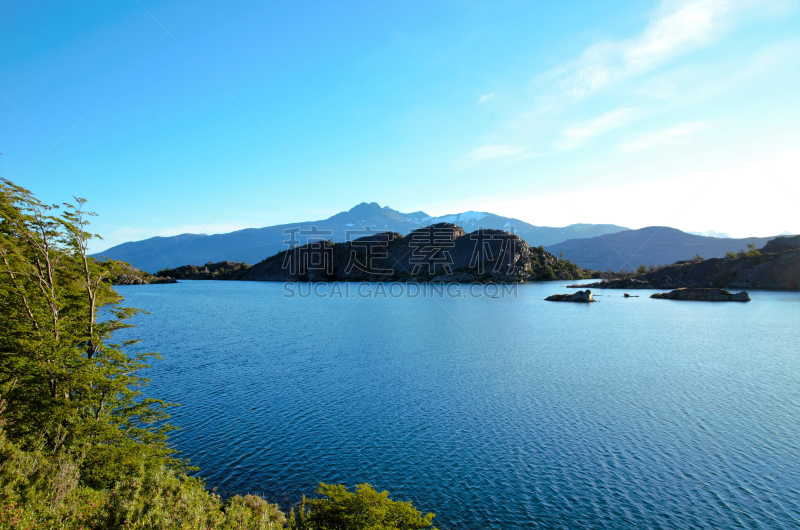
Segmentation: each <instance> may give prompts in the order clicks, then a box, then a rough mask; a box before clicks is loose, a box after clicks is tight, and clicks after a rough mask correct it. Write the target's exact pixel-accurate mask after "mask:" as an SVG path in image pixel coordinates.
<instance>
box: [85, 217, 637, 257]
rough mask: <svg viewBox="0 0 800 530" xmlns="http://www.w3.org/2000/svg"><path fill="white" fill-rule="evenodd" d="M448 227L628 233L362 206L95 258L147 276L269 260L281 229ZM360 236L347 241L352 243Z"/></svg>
mask: <svg viewBox="0 0 800 530" xmlns="http://www.w3.org/2000/svg"><path fill="white" fill-rule="evenodd" d="M444 222H447V223H453V224H458V225H459V226H461V227H463V228H464V229H465V230H466V231H467V232H473V231H475V230H477V229H478V228H479V227H481V226H482V227H484V228H487V229H495V230H510V229H511V227H513V228H514V231H515V233H516V234H518V235H519V236H520V237H521V238H522V239H523V240H525V241H526V242H527V243H528V244H529V245H531V246H539V245H551V244H553V243H558V242H559V241H565V240H567V239H578V238H584V237H595V236H599V235H603V234H610V233H614V232H619V231H621V230H627V228H624V227H621V226H616V225H591V224H574V225H569V226H565V227H560V228H556V227H547V226H534V225H531V224H529V223H525V222H523V221H520V220H519V219H514V218H511V217H503V216H500V215H495V214H492V213H488V212H465V213H460V214H454V215H447V216H443V217H431V216H429V215H428V214H426V213H425V212H413V213H401V212H398V211H396V210H393V209H391V208H389V207H383V208H382V207H381V206H380V205H378V204H377V203H374V202H373V203H369V204H368V203H361V204H359V205H357V206H355V207H353V208H351V209H350V210H349V211H346V212H340V213H338V214H336V215H334V216H332V217H329V218H328V219H322V220H319V221H303V222H297V223H288V224H282V225H276V226H268V227H264V228H247V229H244V230H238V231H235V232H230V233H226V234H214V235H205V234H181V235H177V236H172V237H153V238H150V239H145V240H143V241H135V242H129V243H123V244H121V245H117V246H114V247H111V248H109V249H107V250H104V251H102V252H99V253H97V254H95V256H97V257H100V256H105V257H107V258H110V259H116V260H120V261H125V262H127V263H130V264H131V265H133V266H134V267H138V268H140V269H142V270H145V271H148V272H156V271H158V270H160V269H166V268H174V267H176V266H178V265H198V266H199V265H204V264H206V263H209V262H220V261H226V260H229V261H238V262H245V263H249V264H253V263H258V262H259V261H261V260H263V259H265V258H266V257H268V256H273V255H275V254H277V253H278V252H282V251H284V250H286V249H287V244H286V243H284V241H286V240H287V238H288V236H287V235H284V233H283V231H284V230H285V229H292V228H299V229H300V230H310V229H311V227H312V226H316V227H317V229H319V230H330V231H332V235H330V236H328V235H326V236H324V238H325V239H328V238H330V239H332V240H333V241H336V242H344V241H345V240H346V232H347V231H348V230H364V227H366V226H368V227H370V228H371V229H372V230H373V231H374V232H376V233H378V232H397V233H399V234H404V235H407V234H408V233H409V232H410V231H411V230H415V229H417V228H421V227H424V226H429V225H433V224H437V223H444ZM362 235H364V234H360V235H356V236H354V237H351V238H350V239H357V238H358V237H361V236H362ZM297 239H298V244H300V245H302V244H305V243H306V242H307V237H305V236H303V235H298V238H297Z"/></svg>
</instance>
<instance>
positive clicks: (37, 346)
mask: <svg viewBox="0 0 800 530" xmlns="http://www.w3.org/2000/svg"><path fill="white" fill-rule="evenodd" d="M84 203H85V201H84V200H83V199H78V198H75V200H74V204H65V205H64V208H63V209H62V208H59V207H57V206H51V205H45V204H43V203H41V202H40V201H39V200H37V199H36V198H35V197H34V196H33V195H32V194H31V193H30V192H29V191H28V190H25V189H24V188H21V187H19V186H16V185H14V184H13V183H11V182H9V181H7V180H5V179H0V506H2V509H0V529H6V528H14V529H16V530H28V529H31V530H33V529H38V528H63V529H66V528H69V529H76V530H77V529H79V528H89V527H91V528H97V529H101V528H107V529H112V528H114V529H116V528H131V529H133V528H176V521H179V526H180V527H181V528H186V529H190V528H192V529H194V528H197V529H200V528H203V529H212V528H214V529H234V528H236V529H239V528H252V529H259V530H266V529H275V528H280V527H281V526H282V524H283V522H284V516H283V514H282V513H281V512H280V510H279V509H278V507H277V506H276V505H270V504H267V503H266V501H264V500H263V499H261V498H258V497H253V496H247V497H238V496H237V497H233V498H232V499H229V500H228V501H226V502H225V503H223V502H222V501H221V499H220V498H219V497H217V496H215V495H212V494H210V493H209V492H207V491H206V490H205V487H204V484H203V482H202V480H201V479H196V478H191V477H188V476H187V475H186V471H188V470H189V469H191V468H189V467H188V466H187V464H186V462H184V461H183V460H180V459H177V458H174V457H173V456H172V455H173V453H174V451H173V450H172V449H170V448H169V447H168V446H167V444H166V436H167V433H168V432H169V431H170V430H171V427H170V426H169V425H168V424H167V423H166V420H167V419H168V415H167V412H166V411H167V408H168V407H169V406H171V404H169V403H164V402H163V401H161V400H157V399H152V398H147V397H145V396H143V395H142V392H141V388H142V387H143V386H145V385H146V384H147V382H148V380H147V379H145V378H143V377H141V376H139V375H138V374H139V373H140V372H141V370H143V369H145V368H148V367H149V366H148V364H147V363H148V362H149V360H150V359H154V358H158V355H157V354H155V353H139V352H131V351H130V350H131V349H132V348H133V347H134V346H135V345H136V343H137V342H138V341H136V340H126V341H116V340H115V339H114V334H115V332H117V331H120V330H122V329H125V328H130V327H132V326H131V324H129V323H128V319H130V317H132V316H133V315H135V314H136V313H137V312H138V311H137V310H136V309H132V308H127V307H122V306H120V305H118V302H119V301H120V300H121V298H120V296H119V295H118V294H117V293H116V292H115V291H114V289H113V288H112V286H111V283H110V282H109V281H107V280H108V279H109V276H110V274H111V271H112V270H113V269H114V267H115V265H120V264H119V263H118V262H114V261H104V262H100V261H97V260H95V259H93V258H91V257H90V256H89V255H88V246H89V242H90V241H91V239H92V238H94V237H97V236H95V235H93V234H91V233H89V232H88V231H87V229H88V225H89V222H88V217H89V216H91V215H93V214H91V213H88V212H86V211H85V210H84ZM59 211H61V215H57V214H58V213H59ZM101 307H102V308H103V312H104V314H103V317H102V318H101V316H100V315H101V313H100V308H101Z"/></svg>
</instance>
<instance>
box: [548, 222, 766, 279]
mask: <svg viewBox="0 0 800 530" xmlns="http://www.w3.org/2000/svg"><path fill="white" fill-rule="evenodd" d="M775 237H776V236H772V237H745V238H741V239H733V238H720V237H708V236H698V235H694V234H687V233H686V232H682V231H680V230H677V229H675V228H669V227H667V226H648V227H646V228H640V229H638V230H625V231H621V232H617V233H614V234H604V235H602V236H599V237H591V238H585V239H572V240H569V241H563V242H560V243H556V244H555V245H549V246H547V245H546V246H545V249H546V250H547V251H548V252H550V253H552V254H555V255H556V256H560V255H562V254H563V256H564V259H569V260H571V261H573V262H575V263H577V264H578V265H580V266H581V267H583V268H585V269H592V270H599V271H605V270H607V269H611V270H614V271H617V270H626V271H632V270H634V269H636V268H637V267H638V266H639V265H669V264H671V263H675V262H677V261H682V260H688V259H692V258H694V257H695V256H696V255H698V254H699V255H700V256H702V257H703V258H706V259H709V258H721V257H724V256H725V254H726V253H727V252H738V251H739V250H747V245H748V244H753V245H755V246H756V248H761V247H763V246H764V245H765V244H766V243H767V241H769V240H771V239H774V238H775Z"/></svg>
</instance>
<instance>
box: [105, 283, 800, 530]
mask: <svg viewBox="0 0 800 530" xmlns="http://www.w3.org/2000/svg"><path fill="white" fill-rule="evenodd" d="M568 283H572V282H546V283H537V284H528V285H519V286H517V288H516V291H515V292H506V293H494V292H488V293H484V292H482V291H480V289H478V290H473V292H472V293H469V292H467V287H466V286H462V287H463V289H462V291H461V292H456V293H453V292H451V293H450V294H454V296H447V293H444V296H442V295H439V294H437V293H431V292H429V291H423V293H422V294H418V295H416V296H414V293H408V292H407V293H399V294H398V291H399V290H398V288H395V291H394V292H392V293H386V296H382V295H381V293H380V292H376V291H377V289H378V288H377V287H376V284H346V285H344V284H337V285H335V286H334V285H327V286H325V285H321V286H318V287H316V289H317V294H318V295H319V296H313V295H312V296H305V294H307V293H308V291H307V289H308V288H309V285H308V284H305V285H299V284H296V285H295V286H294V287H293V288H294V289H297V288H301V291H300V294H297V291H294V292H295V296H294V297H291V298H289V297H286V296H287V291H286V290H285V288H284V286H283V284H278V283H262V282H216V281H205V282H201V281H195V282H181V283H179V284H173V285H144V286H120V287H118V288H117V289H118V290H119V292H120V293H121V294H122V295H123V296H124V297H125V299H126V300H125V305H128V306H133V307H139V308H142V309H145V310H147V311H149V312H150V313H151V314H149V315H140V316H137V317H136V318H135V323H136V324H137V328H136V329H135V330H126V331H125V336H126V337H133V336H136V337H140V338H142V339H143V342H142V344H141V348H142V349H143V350H154V351H157V352H159V353H161V354H162V355H163V356H164V360H163V361H156V363H157V370H153V371H152V372H150V373H149V374H148V376H149V377H151V378H152V379H153V382H152V384H151V386H150V387H149V388H148V389H147V394H148V395H152V396H153V397H159V398H162V399H165V400H167V401H171V402H177V403H180V404H181V406H180V407H177V408H175V409H173V411H172V423H174V424H175V425H177V426H179V427H180V428H181V429H182V430H180V431H177V432H174V433H173V434H172V436H171V443H172V445H174V446H175V447H176V448H177V449H179V450H180V451H181V452H182V455H183V456H184V457H186V458H189V459H190V460H191V461H192V463H193V464H194V465H198V466H200V468H201V471H200V474H201V475H202V476H204V477H206V479H207V483H208V486H209V487H215V488H218V492H219V493H222V494H233V493H242V494H243V493H257V494H262V495H265V496H266V497H267V498H268V499H270V501H272V502H279V503H281V504H282V506H283V508H284V509H285V510H286V511H288V509H289V507H290V506H291V505H292V504H293V503H295V502H297V501H298V500H299V498H300V495H301V494H303V493H305V494H306V495H309V494H311V493H312V492H313V490H314V488H315V485H316V484H317V483H318V482H320V481H322V482H328V483H331V482H333V483H345V484H348V485H351V486H352V485H354V484H357V483H361V482H369V483H370V484H372V485H374V486H375V487H376V488H377V489H379V490H384V489H386V490H388V491H389V492H390V494H391V497H392V498H393V499H396V500H411V501H413V503H414V504H415V506H417V507H418V508H419V509H420V510H422V511H423V512H428V511H432V512H435V513H436V514H437V516H436V518H435V520H434V522H435V523H436V525H437V526H438V527H439V528H440V529H442V530H446V529H487V528H493V529H506V530H507V529H517V528H520V529H521V528H608V529H621V528H765V529H766V528H770V529H775V528H797V527H798V526H800V348H799V347H798V345H799V344H800V326H799V325H798V323H800V293H781V292H758V291H751V292H750V296H751V298H752V299H753V301H752V302H749V303H708V302H705V303H704V302H678V301H669V300H652V299H650V298H649V295H650V294H651V293H652V292H654V291H635V292H634V291H629V292H630V293H631V294H634V295H639V298H627V299H626V298H623V296H622V295H623V293H622V291H602V290H596V291H594V292H595V295H597V298H596V299H597V300H598V303H594V304H574V303H558V302H546V301H544V300H543V298H545V297H546V296H548V295H550V294H556V293H566V292H574V291H575V290H574V289H565V288H564V286H565V285H566V284H568ZM359 285H361V286H362V287H361V291H360V292H359V291H358V289H357V287H358V286H359ZM344 287H346V288H347V289H349V291H348V290H345V289H344ZM400 288H402V286H400ZM337 291H338V292H337ZM476 291H477V292H476ZM423 294H424V295H425V296H423ZM491 296H497V297H495V298H492V297H491Z"/></svg>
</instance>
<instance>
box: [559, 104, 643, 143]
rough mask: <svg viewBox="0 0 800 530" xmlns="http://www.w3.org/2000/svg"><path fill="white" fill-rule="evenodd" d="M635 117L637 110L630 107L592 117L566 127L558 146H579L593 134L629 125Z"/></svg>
mask: <svg viewBox="0 0 800 530" xmlns="http://www.w3.org/2000/svg"><path fill="white" fill-rule="evenodd" d="M635 119H636V111H635V110H634V109H630V108H620V109H615V110H612V111H610V112H606V113H605V114H602V115H601V116H598V117H597V118H592V119H590V120H586V121H583V122H581V123H578V124H577V125H574V126H572V127H567V128H566V129H564V132H563V135H564V139H563V140H562V141H560V142H559V143H558V144H557V146H556V147H558V148H559V149H572V148H574V147H578V146H580V145H582V144H583V143H584V142H585V141H586V140H588V139H589V138H591V137H593V136H597V135H598V134H602V133H604V132H606V131H610V130H612V129H617V128H619V127H623V126H625V125H628V124H629V123H631V122H632V121H634V120H635Z"/></svg>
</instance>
